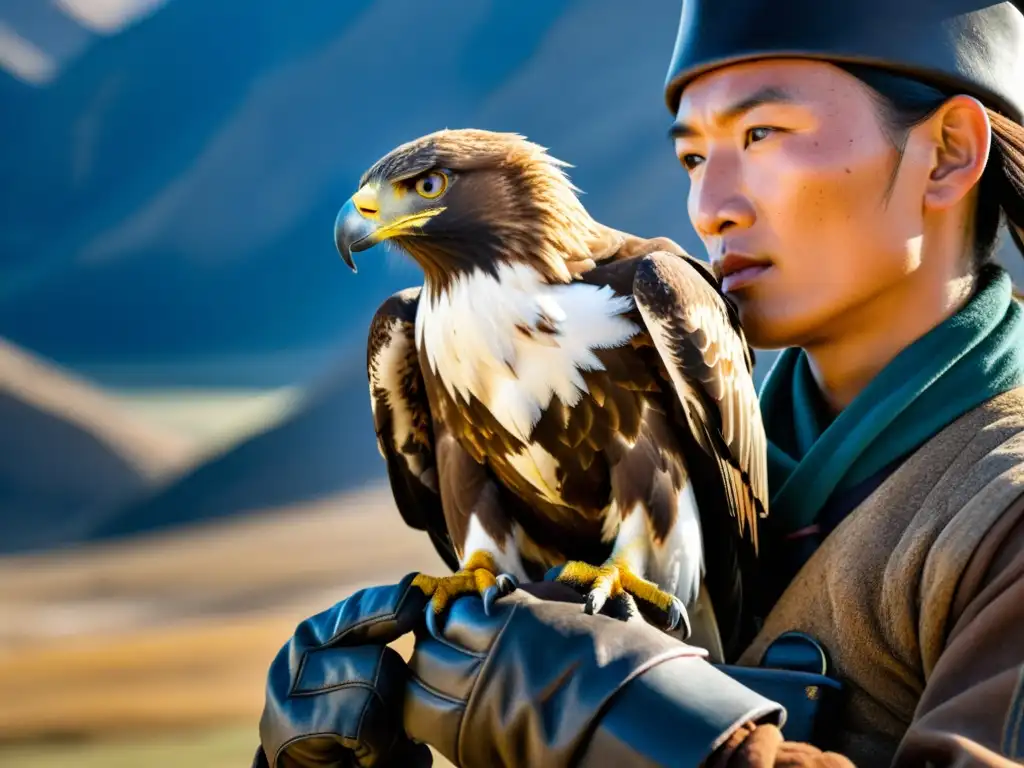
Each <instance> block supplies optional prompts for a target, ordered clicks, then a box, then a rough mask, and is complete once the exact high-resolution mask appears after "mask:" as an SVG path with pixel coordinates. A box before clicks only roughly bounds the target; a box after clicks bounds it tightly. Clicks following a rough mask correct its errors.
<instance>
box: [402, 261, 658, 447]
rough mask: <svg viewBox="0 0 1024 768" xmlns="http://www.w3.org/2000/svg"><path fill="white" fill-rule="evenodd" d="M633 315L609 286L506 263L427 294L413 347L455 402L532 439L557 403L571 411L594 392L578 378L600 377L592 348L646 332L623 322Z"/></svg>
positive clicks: (625, 300) (626, 300)
mask: <svg viewBox="0 0 1024 768" xmlns="http://www.w3.org/2000/svg"><path fill="white" fill-rule="evenodd" d="M632 308H633V300H632V297H630V296H618V295H616V294H615V293H614V292H613V291H612V290H611V289H610V288H608V287H606V286H594V285H588V284H586V283H570V284H567V285H549V284H547V283H546V282H544V280H543V279H542V278H541V276H540V275H539V274H538V273H537V272H536V271H535V270H534V269H532V268H531V267H529V266H527V265H524V264H507V265H502V266H500V267H499V268H498V270H497V274H496V275H491V274H487V273H484V272H476V273H474V274H472V275H468V276H461V277H459V278H457V279H455V280H454V281H453V283H452V285H451V286H450V287H449V288H448V289H447V290H446V291H444V292H442V293H441V294H440V295H439V296H437V297H436V298H431V297H430V296H429V294H428V293H427V292H426V291H424V293H423V294H422V298H421V299H420V304H419V309H418V311H417V314H416V343H417V346H418V347H419V348H420V349H421V350H423V351H424V352H425V354H426V357H427V360H428V362H429V364H430V366H431V368H432V369H433V370H434V371H435V372H436V374H437V375H438V377H439V378H440V379H441V381H442V382H443V383H444V386H445V387H446V388H447V389H448V391H449V393H450V394H452V396H454V395H455V393H459V394H460V395H462V397H464V398H468V396H469V395H470V394H473V395H475V396H476V398H477V399H478V400H479V401H480V402H481V403H482V404H483V405H484V406H486V407H487V409H488V410H489V411H490V412H491V413H492V414H493V415H494V417H495V418H496V419H497V420H498V421H499V422H500V423H501V424H502V425H503V426H504V427H505V428H506V429H508V431H509V432H511V433H512V434H513V435H516V436H517V437H519V438H520V439H522V440H523V441H528V440H529V438H530V433H531V432H532V430H533V427H534V426H535V425H536V424H537V421H538V420H539V419H540V417H541V414H542V413H543V411H544V409H545V408H546V407H547V406H548V405H549V403H550V402H551V398H552V396H556V395H557V396H558V398H559V399H561V400H562V402H564V403H565V404H566V405H574V404H575V403H576V402H577V401H578V400H579V398H580V396H581V395H582V393H584V392H586V391H587V385H586V382H585V381H584V380H583V377H582V376H581V375H580V372H581V371H586V370H601V369H603V367H604V366H603V365H602V363H601V361H600V360H599V359H598V358H597V356H596V355H595V354H594V352H593V350H595V349H598V348H602V347H617V346H620V345H622V344H624V343H625V342H627V341H628V340H629V339H630V338H631V337H632V336H633V335H635V334H636V333H637V332H638V331H639V328H638V327H637V326H636V325H635V324H634V323H633V322H631V321H630V320H629V319H627V318H625V317H623V316H622V315H623V313H625V312H628V311H630V310H631V309H632ZM538 324H539V325H540V326H541V328H543V329H547V330H542V329H538V327H537V326H538ZM552 327H553V331H554V332H551V329H552Z"/></svg>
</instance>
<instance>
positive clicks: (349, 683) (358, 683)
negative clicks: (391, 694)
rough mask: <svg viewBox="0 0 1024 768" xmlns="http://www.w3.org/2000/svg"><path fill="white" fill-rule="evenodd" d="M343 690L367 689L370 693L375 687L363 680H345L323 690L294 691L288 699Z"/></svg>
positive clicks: (306, 689)
mask: <svg viewBox="0 0 1024 768" xmlns="http://www.w3.org/2000/svg"><path fill="white" fill-rule="evenodd" d="M343 688H366V689H367V690H370V691H372V690H373V687H372V686H371V685H370V684H369V683H365V682H363V681H362V680H344V681H342V682H340V683H334V684H333V685H325V686H323V687H322V688H304V689H303V690H301V691H296V690H294V689H293V691H292V693H289V694H288V697H289V698H293V699H298V698H301V697H303V696H318V695H320V694H322V693H330V692H331V691H340V690H342V689H343Z"/></svg>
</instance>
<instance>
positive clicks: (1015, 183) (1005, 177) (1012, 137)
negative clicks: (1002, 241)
mask: <svg viewBox="0 0 1024 768" xmlns="http://www.w3.org/2000/svg"><path fill="white" fill-rule="evenodd" d="M988 119H989V122H990V123H991V124H992V149H993V152H992V155H991V156H990V158H989V164H990V165H991V166H993V169H992V170H993V172H994V173H995V175H996V180H997V200H998V201H999V207H1000V208H1002V209H1003V215H1004V216H1005V217H1006V226H1007V229H1009V231H1010V237H1011V238H1012V239H1013V244H1014V245H1016V246H1017V250H1018V251H1020V253H1021V255H1024V126H1021V125H1019V124H1018V123H1015V122H1013V120H1010V119H1009V118H1006V117H1003V116H1002V115H1000V114H999V113H997V112H993V111H992V110H988Z"/></svg>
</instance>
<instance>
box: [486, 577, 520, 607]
mask: <svg viewBox="0 0 1024 768" xmlns="http://www.w3.org/2000/svg"><path fill="white" fill-rule="evenodd" d="M518 587H519V579H517V578H516V577H515V576H514V575H512V574H511V573H499V574H498V575H497V576H495V577H494V584H493V585H492V586H490V587H488V588H487V589H485V590H484V593H483V599H484V613H485V614H487V615H488V616H490V615H491V608H492V607H493V606H494V601H495V600H497V599H498V598H499V597H504V596H505V595H508V594H511V593H512V592H515V591H516V589H517V588H518Z"/></svg>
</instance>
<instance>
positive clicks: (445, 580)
mask: <svg viewBox="0 0 1024 768" xmlns="http://www.w3.org/2000/svg"><path fill="white" fill-rule="evenodd" d="M497 574H498V566H497V564H496V563H495V562H494V558H493V557H492V556H491V555H490V554H489V553H487V552H483V551H478V552H474V553H473V554H472V555H470V557H469V559H467V560H466V563H465V565H464V566H463V567H462V568H461V569H460V570H458V571H456V572H455V573H453V574H452V575H451V576H427V575H426V574H423V573H420V574H417V575H416V576H415V577H414V578H413V580H412V584H413V586H414V587H418V588H419V590H420V591H421V592H423V594H424V595H427V596H428V597H430V606H431V608H432V609H433V611H434V613H435V614H440V613H443V612H444V611H445V609H446V608H447V607H448V605H449V604H450V603H451V602H452V601H453V600H455V598H457V597H459V596H461V595H470V594H478V595H480V597H484V596H485V593H486V592H487V590H488V589H490V588H491V587H496V586H497Z"/></svg>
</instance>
